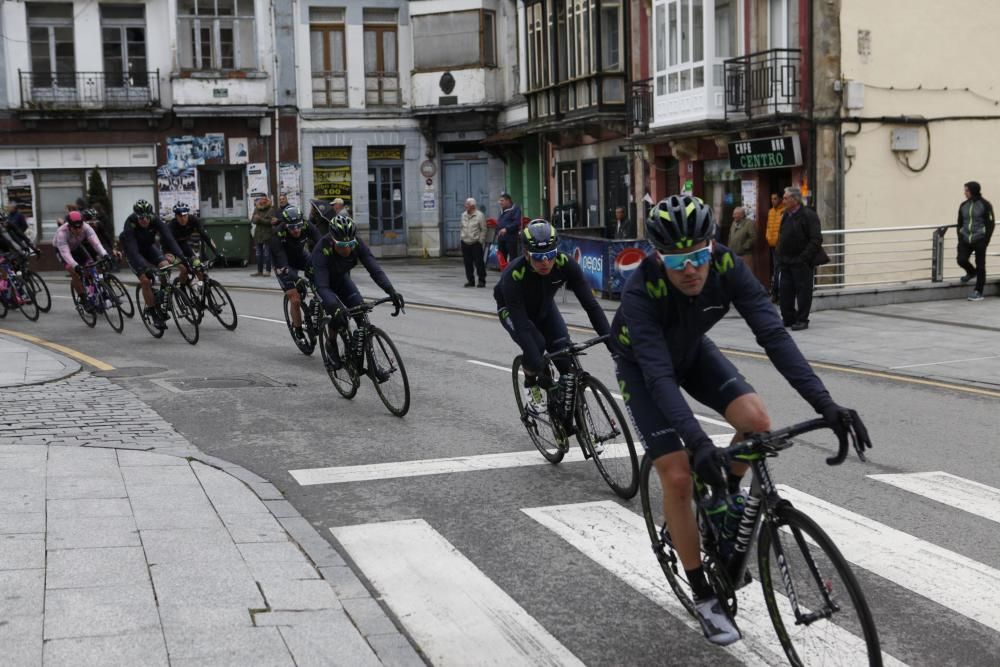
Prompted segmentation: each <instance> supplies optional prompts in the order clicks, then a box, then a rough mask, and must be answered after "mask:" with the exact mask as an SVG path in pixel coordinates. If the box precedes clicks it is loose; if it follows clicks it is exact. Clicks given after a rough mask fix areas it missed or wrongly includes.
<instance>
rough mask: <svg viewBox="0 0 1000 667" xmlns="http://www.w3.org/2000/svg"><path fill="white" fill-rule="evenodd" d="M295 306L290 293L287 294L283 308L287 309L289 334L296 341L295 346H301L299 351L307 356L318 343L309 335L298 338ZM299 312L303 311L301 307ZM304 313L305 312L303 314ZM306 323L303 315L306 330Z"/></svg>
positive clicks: (286, 319)
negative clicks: (295, 324) (294, 318)
mask: <svg viewBox="0 0 1000 667" xmlns="http://www.w3.org/2000/svg"><path fill="white" fill-rule="evenodd" d="M293 307H294V306H292V302H291V300H290V299H289V298H288V295H287V294H286V295H285V297H284V301H283V302H282V310H284V311H285V324H286V325H287V326H288V335H289V336H291V337H292V342H293V343H295V347H297V348H299V352H301V353H302V354H304V355H306V356H309V355H310V354H312V353H313V350H315V349H316V343H315V341H313V339H312V338H310V337H309V336H308V335H307V336H306V337H305V338H304V339H302V340H299V339H298V338H296V337H295V326H294V325H293V324H292V308H293ZM299 312H302V308H301V307H300V308H299ZM304 314H305V313H303V315H304ZM305 325H306V320H305V318H304V317H303V318H302V327H303V330H305Z"/></svg>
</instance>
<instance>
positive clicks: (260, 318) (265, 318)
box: [240, 313, 287, 324]
mask: <svg viewBox="0 0 1000 667" xmlns="http://www.w3.org/2000/svg"><path fill="white" fill-rule="evenodd" d="M240 317H245V318H247V319H248V320H260V321H261V322H274V323H275V324H287V323H286V322H285V320H274V319H271V318H270V317H257V316H256V315H243V314H242V313H241V314H240Z"/></svg>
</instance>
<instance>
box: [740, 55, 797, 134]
mask: <svg viewBox="0 0 1000 667" xmlns="http://www.w3.org/2000/svg"><path fill="white" fill-rule="evenodd" d="M723 66H724V68H725V71H724V75H723V76H724V80H725V84H726V119H727V120H728V119H730V118H732V117H736V118H753V117H760V116H774V115H778V114H782V113H795V112H798V111H799V110H800V109H801V102H802V100H801V89H802V78H801V67H802V51H801V50H800V49H771V50H769V51H760V52H758V53H750V54H748V55H745V56H740V57H738V58H729V59H728V60H725V61H723Z"/></svg>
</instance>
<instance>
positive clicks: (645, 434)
mask: <svg viewBox="0 0 1000 667" xmlns="http://www.w3.org/2000/svg"><path fill="white" fill-rule="evenodd" d="M646 234H647V237H648V239H649V241H650V242H651V243H652V244H653V246H654V248H655V252H652V253H650V254H649V255H647V256H646V258H645V259H644V260H643V261H642V263H641V264H640V265H639V267H638V269H636V271H635V272H634V273H633V274H632V275H631V276H630V277H629V278H628V280H627V282H626V284H625V289H624V291H623V292H622V300H621V305H620V306H619V308H618V312H617V313H616V314H615V317H614V320H613V321H612V324H611V340H612V348H613V352H614V354H615V356H616V372H617V375H618V380H619V384H620V386H621V388H622V395H623V396H624V398H625V404H626V407H627V408H628V411H629V414H630V415H631V418H632V421H633V423H634V424H635V427H636V430H637V431H638V432H639V434H640V437H641V438H642V441H643V446H644V448H645V449H646V453H647V455H648V456H649V457H650V458H651V459H652V461H653V466H654V468H655V469H656V472H657V474H658V476H659V478H660V484H661V487H662V489H663V510H664V516H665V517H666V520H667V525H668V526H669V529H670V536H671V539H672V542H673V545H674V548H675V549H676V551H677V553H678V555H679V557H680V559H681V563H682V564H683V566H684V570H685V573H686V576H685V577H684V578H685V579H687V581H688V582H689V584H690V586H691V590H692V593H693V595H694V600H695V607H696V609H697V612H698V620H699V622H700V623H701V626H702V630H703V631H704V633H705V636H706V638H708V640H709V641H711V642H712V643H714V644H719V645H726V644H731V643H733V642H735V641H737V640H739V639H740V632H739V629H738V628H737V627H736V624H735V623H734V621H733V619H731V618H730V617H729V615H728V613H727V612H726V609H725V606H724V605H722V604H720V603H719V601H718V600H717V599H716V597H715V593H714V592H713V589H712V587H711V586H710V584H709V583H708V580H707V578H706V575H705V572H704V569H703V567H702V562H701V555H700V550H699V535H698V526H697V523H696V519H695V514H694V510H693V506H692V484H691V468H692V465H693V468H694V472H695V473H696V474H697V475H698V478H699V479H700V480H701V481H702V482H703V483H705V484H708V485H710V486H713V487H716V488H721V487H727V488H728V490H729V492H730V493H734V492H736V491H737V490H738V489H739V483H740V479H741V477H742V475H743V473H745V472H746V469H747V466H746V465H745V464H740V465H735V464H734V465H733V466H732V467H731V468H730V469H729V471H728V472H727V473H726V474H725V476H724V474H723V470H722V466H721V465H720V457H719V451H720V450H719V449H718V448H717V447H716V446H715V445H714V444H713V442H712V440H711V438H709V436H708V435H707V434H706V433H705V431H704V430H703V429H702V428H701V425H700V424H699V423H698V421H697V419H696V418H695V416H694V413H693V412H692V411H691V408H690V407H689V406H688V404H687V401H686V400H685V399H684V396H683V395H682V394H681V389H683V390H684V391H686V392H687V393H688V394H689V395H690V396H691V397H692V398H694V399H695V400H696V401H698V402H699V403H703V404H705V405H707V406H708V407H710V408H712V409H713V410H715V411H717V412H718V413H719V414H721V415H723V416H724V417H725V419H726V421H728V422H729V423H730V424H731V425H732V426H733V428H735V429H736V435H735V436H734V440H738V439H742V438H743V437H744V434H747V433H754V432H763V431H768V430H770V428H771V421H770V418H769V416H768V414H767V410H766V409H765V407H764V403H763V401H762V400H761V398H760V396H759V395H758V394H757V393H756V392H755V391H754V389H753V387H752V386H750V384H749V383H748V382H747V381H746V379H745V378H744V377H743V376H742V375H740V373H739V371H738V370H737V369H736V367H735V366H734V365H733V364H732V362H730V361H729V360H728V359H727V358H726V357H725V356H724V355H723V354H722V353H721V352H720V351H719V349H718V348H717V347H716V346H715V344H714V343H712V341H711V340H709V338H708V337H707V336H706V335H705V334H706V333H707V332H708V330H709V329H711V328H712V327H713V326H714V325H715V324H716V323H717V322H719V321H720V320H721V319H722V318H723V316H724V315H725V314H726V313H727V312H728V311H729V309H730V307H735V308H736V310H737V311H738V312H739V314H740V315H741V316H742V317H743V319H744V320H746V323H747V325H748V326H749V327H750V329H751V331H753V333H754V335H755V336H756V339H757V342H758V343H759V344H760V346H761V347H763V348H764V350H765V351H766V352H767V356H768V358H769V359H770V360H771V362H772V363H773V364H774V366H775V368H777V370H778V371H779V372H780V373H781V374H782V375H783V376H784V377H785V379H786V380H788V382H789V384H791V385H792V387H793V388H794V389H795V390H796V391H798V393H799V394H800V395H801V396H802V397H803V398H804V399H805V400H806V401H807V402H808V403H809V404H810V405H811V406H812V407H813V408H814V409H815V410H816V412H818V413H819V414H821V415H822V416H823V418H824V419H825V420H826V421H827V423H829V425H830V427H831V428H832V429H833V430H834V431H835V432H836V434H837V436H838V438H839V439H841V440H845V439H846V438H848V437H851V438H855V439H857V442H858V443H859V446H860V447H861V448H864V447H871V440H870V439H869V437H868V432H867V430H866V429H865V426H864V424H863V422H862V421H861V418H860V417H859V416H858V413H857V412H855V411H854V410H849V409H846V408H843V407H841V406H839V405H837V404H836V403H835V402H834V401H833V399H832V398H831V397H830V394H829V392H828V391H827V390H826V387H825V386H824V385H823V383H822V381H820V379H819V378H818V377H817V376H816V374H815V373H814V372H813V370H812V368H811V367H810V366H809V363H808V362H807V361H806V359H805V357H803V356H802V353H801V352H800V351H799V349H798V347H797V346H796V345H795V342H794V341H793V340H792V338H791V336H790V335H789V334H788V333H787V331H786V330H785V327H784V326H783V324H782V322H781V318H780V317H779V316H778V313H777V312H776V311H775V309H774V307H773V306H772V304H771V301H770V298H769V297H768V294H767V292H766V291H765V290H764V288H763V287H762V286H761V284H760V282H759V281H758V280H757V278H756V277H754V275H753V274H752V273H751V272H750V270H749V269H748V268H747V266H746V265H745V264H744V263H743V262H742V261H741V260H740V259H739V258H738V257H736V256H735V255H734V254H733V253H732V252H731V251H730V250H729V249H728V248H726V247H724V246H722V245H721V244H719V243H716V242H715V241H714V238H715V234H716V224H715V220H714V217H713V215H712V209H711V208H710V207H709V206H708V205H707V204H705V203H704V202H702V201H701V200H700V199H698V198H697V197H690V196H680V195H675V196H672V197H668V198H667V199H664V200H662V201H660V202H659V203H658V204H657V205H656V206H655V207H654V208H653V210H652V211H651V212H650V217H649V221H648V222H647V223H646Z"/></svg>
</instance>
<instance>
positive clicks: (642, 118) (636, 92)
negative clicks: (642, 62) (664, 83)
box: [628, 79, 653, 134]
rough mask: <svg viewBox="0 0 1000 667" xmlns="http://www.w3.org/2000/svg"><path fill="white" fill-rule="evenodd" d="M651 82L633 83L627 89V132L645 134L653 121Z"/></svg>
mask: <svg viewBox="0 0 1000 667" xmlns="http://www.w3.org/2000/svg"><path fill="white" fill-rule="evenodd" d="M652 83H653V80H652V79H646V80H644V81H635V82H633V83H632V84H631V86H630V87H629V96H628V120H629V132H630V133H633V134H634V133H636V132H646V131H648V130H649V123H650V121H652V120H653V86H652Z"/></svg>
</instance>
